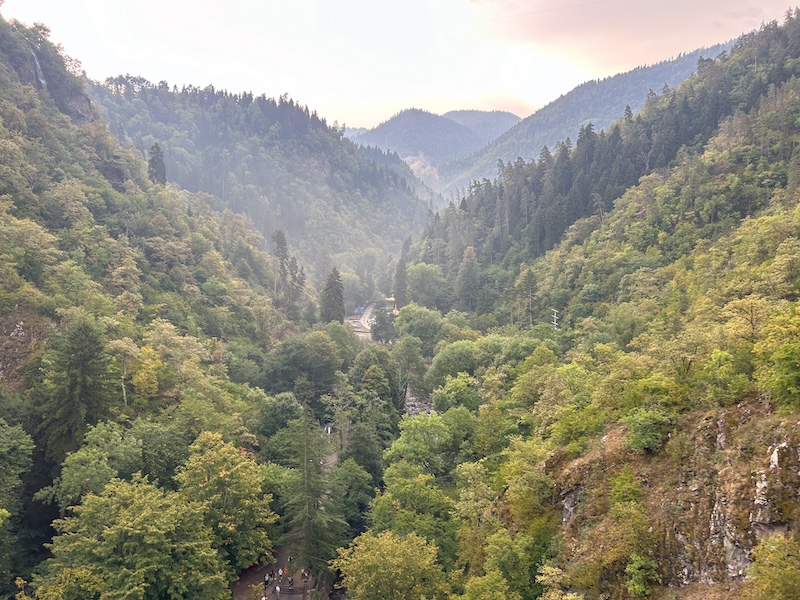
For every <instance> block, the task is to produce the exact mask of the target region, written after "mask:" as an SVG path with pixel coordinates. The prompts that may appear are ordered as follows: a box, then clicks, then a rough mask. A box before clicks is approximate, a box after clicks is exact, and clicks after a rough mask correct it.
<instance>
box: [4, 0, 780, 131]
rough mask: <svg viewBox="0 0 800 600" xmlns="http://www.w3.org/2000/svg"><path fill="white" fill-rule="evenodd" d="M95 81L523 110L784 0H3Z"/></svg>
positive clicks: (369, 118)
mask: <svg viewBox="0 0 800 600" xmlns="http://www.w3.org/2000/svg"><path fill="white" fill-rule="evenodd" d="M0 4H2V7H0V14H2V15H3V17H4V18H5V19H7V20H10V19H17V20H19V21H21V22H23V23H26V24H28V25H30V24H33V23H35V22H40V23H44V24H45V25H47V26H48V27H49V28H50V30H51V36H50V39H51V41H53V42H55V43H59V44H61V45H62V46H63V48H64V50H65V51H66V53H67V54H69V55H70V56H72V57H73V58H76V59H78V60H79V61H81V63H82V64H83V68H84V69H85V71H86V73H87V75H88V76H89V77H90V78H92V79H95V80H103V79H105V78H106V77H110V76H116V75H120V74H131V75H139V76H142V77H145V78H146V79H148V80H150V81H152V82H154V83H157V82H159V81H167V82H168V83H169V84H170V85H173V84H177V85H178V87H180V86H181V85H183V84H191V85H196V86H199V87H206V86H207V85H209V84H210V85H213V86H214V87H215V88H217V89H227V90H228V91H230V92H243V91H249V92H253V93H254V94H256V95H259V94H266V95H267V96H271V97H278V96H280V95H282V94H284V93H288V95H289V97H291V98H294V99H295V100H296V101H298V102H300V103H301V104H305V105H307V106H308V107H309V108H310V109H311V110H315V111H316V112H317V113H318V114H319V115H320V116H322V117H325V118H326V119H327V121H328V123H333V122H334V121H336V122H338V124H340V125H345V124H346V125H347V126H348V127H373V126H375V125H377V124H379V123H380V122H382V121H385V120H387V119H389V118H390V117H391V116H392V115H394V114H396V113H398V112H399V111H401V110H403V109H406V108H421V109H425V110H428V111H431V112H434V113H437V114H442V113H444V112H447V111H448V110H456V109H480V110H508V111H511V112H513V113H515V114H517V115H518V116H520V117H526V116H528V115H530V114H531V113H533V112H534V111H535V110H536V109H537V108H539V107H541V106H543V105H545V104H547V103H548V102H551V101H552V100H555V99H556V98H558V96H560V95H561V94H565V93H567V92H568V91H569V90H571V89H572V88H574V87H575V86H577V85H579V84H581V83H583V82H584V81H588V80H591V79H599V78H603V77H608V76H611V75H615V74H617V73H621V72H624V71H627V70H630V69H632V68H635V67H637V66H640V65H644V64H652V63H654V62H658V61H660V60H665V59H670V58H674V57H675V56H677V55H678V54H680V53H681V52H691V51H692V50H694V49H696V48H700V47H705V46H712V45H714V44H717V43H721V42H725V41H728V40H730V39H733V38H736V37H738V36H739V35H740V34H742V33H745V32H749V31H752V30H753V29H757V28H758V27H760V26H761V24H762V23H764V22H768V21H772V20H778V21H779V22H780V21H782V20H783V15H784V14H785V12H786V9H787V8H789V6H790V5H789V4H788V3H787V1H786V0H669V1H668V2H667V1H663V0H282V1H280V2H277V1H275V0H135V1H133V0H5V2H4V3H3V2H2V0H0Z"/></svg>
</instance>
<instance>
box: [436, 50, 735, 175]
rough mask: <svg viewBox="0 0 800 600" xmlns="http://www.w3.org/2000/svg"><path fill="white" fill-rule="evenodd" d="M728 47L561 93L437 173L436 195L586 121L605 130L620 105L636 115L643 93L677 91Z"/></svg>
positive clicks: (570, 134)
mask: <svg viewBox="0 0 800 600" xmlns="http://www.w3.org/2000/svg"><path fill="white" fill-rule="evenodd" d="M730 46H731V44H730V43H728V44H719V45H717V46H713V47H711V48H702V49H699V50H695V51H694V52H690V53H688V54H682V55H680V56H679V57H677V58H675V59H673V60H666V61H662V62H659V63H656V64H654V65H650V66H644V67H638V68H636V69H633V70H632V71H628V72H627V73H621V74H619V75H614V76H613V77H607V78H606V79H602V80H599V81H588V82H586V83H583V84H581V85H579V86H578V87H576V88H575V89H574V90H572V91H571V92H568V93H567V94H564V95H563V96H561V97H560V98H558V99H556V100H554V101H553V102H551V103H550V104H548V105H547V106H544V107H543V108H540V109H539V110H537V111H536V112H535V113H533V114H532V115H530V116H529V117H527V118H525V119H523V120H522V121H521V122H520V123H518V124H517V125H515V126H514V127H512V128H511V129H509V130H508V131H507V132H505V133H504V134H503V135H501V136H500V137H499V138H497V139H496V140H494V141H493V142H492V143H491V144H489V146H487V147H486V148H483V149H481V150H480V151H479V152H476V153H475V154H473V155H471V156H467V157H464V158H462V159H460V160H458V161H455V162H453V163H451V164H449V165H444V166H442V167H441V168H440V169H439V180H440V182H441V184H440V185H441V187H440V188H439V189H440V191H446V190H452V189H457V188H464V187H466V186H468V185H469V183H470V182H471V181H473V180H478V181H480V180H482V179H483V178H486V177H488V178H493V177H495V176H497V161H498V160H502V161H503V162H509V161H515V160H516V159H517V158H518V157H522V158H523V159H525V160H530V159H531V158H534V157H536V156H538V155H539V153H540V152H541V150H542V148H543V147H544V146H548V147H549V148H550V149H552V148H553V146H554V145H555V144H556V143H557V142H563V141H564V140H566V139H567V138H571V139H572V140H573V142H574V141H575V137H576V136H577V135H578V131H579V130H580V129H581V128H583V127H585V126H586V125H588V124H589V123H592V125H593V127H594V129H595V131H598V132H599V131H601V130H605V129H607V128H608V127H609V126H610V125H611V123H612V122H614V121H615V120H617V119H619V118H620V117H621V116H622V114H623V112H624V111H625V107H626V106H629V107H630V108H631V110H632V111H633V112H634V113H636V112H638V111H639V110H640V109H641V108H642V107H643V106H644V104H645V102H646V100H647V98H648V94H649V93H651V92H652V91H655V92H660V91H662V90H663V88H664V86H668V87H677V86H679V85H680V84H681V83H682V82H683V81H685V80H686V79H687V78H688V77H689V76H690V75H691V74H692V73H694V72H695V71H696V70H697V63H698V61H699V60H701V59H703V58H706V59H709V58H710V59H714V58H716V57H717V56H718V55H719V54H720V53H722V52H724V51H727V50H728V49H729V48H730Z"/></svg>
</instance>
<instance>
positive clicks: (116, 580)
mask: <svg viewBox="0 0 800 600" xmlns="http://www.w3.org/2000/svg"><path fill="white" fill-rule="evenodd" d="M73 511H74V514H73V515H72V516H68V517H66V518H65V519H61V520H58V521H55V522H54V523H53V525H54V527H55V528H56V531H57V532H58V535H56V536H55V537H54V538H53V543H52V544H51V545H50V546H49V547H50V550H51V552H52V554H53V558H51V559H49V560H47V561H46V562H45V563H44V569H43V573H42V575H40V576H37V577H34V581H33V585H34V587H35V588H36V594H37V597H39V598H43V599H55V598H65V599H66V598H70V599H74V600H78V599H83V598H95V597H101V596H102V597H122V596H121V595H120V594H121V593H122V592H123V591H124V593H125V597H127V598H141V599H148V598H153V599H154V598H174V599H176V600H177V599H178V598H186V597H189V596H191V597H194V598H208V599H217V598H225V597H227V596H228V595H229V592H228V589H227V586H226V578H225V574H224V573H225V569H224V565H223V563H222V561H221V559H220V557H219V556H218V554H217V553H216V551H215V550H214V548H212V545H211V542H212V534H211V531H210V530H209V529H208V528H207V527H206V526H205V524H204V523H203V508H202V506H200V505H197V504H192V503H190V502H187V501H186V500H185V499H184V498H183V497H182V496H181V495H179V494H177V493H174V492H173V493H165V492H163V491H161V490H159V489H158V488H156V487H155V486H153V485H152V484H150V483H148V482H147V481H146V480H142V479H134V481H132V482H130V483H127V482H124V481H120V480H117V479H115V480H112V481H111V482H110V483H109V484H108V485H107V486H106V487H105V489H104V490H103V492H102V493H101V494H100V495H94V494H89V495H88V496H86V497H85V498H84V501H83V503H82V504H81V505H79V506H77V507H75V508H74V509H73Z"/></svg>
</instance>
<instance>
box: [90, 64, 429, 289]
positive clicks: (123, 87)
mask: <svg viewBox="0 0 800 600" xmlns="http://www.w3.org/2000/svg"><path fill="white" fill-rule="evenodd" d="M90 93H91V96H92V98H93V100H94V101H95V102H97V103H98V104H99V105H100V106H101V107H102V112H103V114H104V115H106V116H107V118H108V121H109V123H110V129H111V131H112V132H113V133H116V134H117V135H119V136H120V137H122V138H123V139H126V140H130V141H131V142H133V144H134V145H135V146H136V147H137V148H138V149H139V150H140V151H141V152H142V153H146V152H147V151H148V150H149V148H151V147H152V146H153V144H155V143H158V144H159V146H160V147H161V149H162V151H163V154H164V161H165V165H166V171H167V178H168V180H169V181H171V182H174V183H176V184H178V185H179V186H181V187H182V188H184V189H187V190H190V191H199V192H207V193H209V194H213V195H214V197H215V198H216V202H215V206H216V207H219V208H230V209H231V210H233V211H235V212H238V213H242V214H245V215H247V216H248V217H250V219H252V221H253V222H254V223H255V225H256V227H257V228H258V229H259V230H260V231H261V232H262V234H263V235H264V236H265V237H269V236H270V235H271V234H272V233H273V232H274V231H275V230H277V229H281V230H283V231H285V233H286V235H287V238H288V241H289V243H290V245H291V246H292V247H293V248H295V249H296V250H297V252H298V253H299V254H300V255H302V257H303V260H304V261H305V264H307V265H310V266H311V269H312V273H311V275H312V276H313V278H314V279H315V281H319V280H321V279H322V278H323V277H324V275H325V274H326V273H327V272H328V271H329V270H330V268H331V266H332V263H331V257H336V256H337V255H342V254H346V253H349V252H351V251H352V250H353V249H354V248H360V249H367V248H373V249H378V250H379V251H380V250H386V251H397V250H398V249H399V246H400V244H401V243H402V241H403V240H404V239H405V238H406V237H407V236H408V235H409V234H410V233H411V232H412V231H413V230H414V228H416V227H418V225H419V223H420V222H421V221H422V220H423V219H424V216H425V212H426V210H427V203H426V202H424V201H421V200H419V199H418V198H417V197H416V196H415V194H414V192H413V189H412V185H413V183H412V184H411V185H410V184H409V182H408V181H407V180H406V179H405V178H404V177H403V176H401V175H400V174H399V173H398V172H397V171H395V170H391V169H388V168H384V167H382V166H378V165H376V164H375V163H374V162H372V161H370V160H368V159H367V158H364V157H363V156H361V155H360V154H359V153H358V150H357V148H356V147H355V146H354V145H353V144H352V143H351V142H350V141H349V140H347V139H346V138H344V137H343V135H342V131H341V130H340V129H338V128H337V127H330V126H329V125H328V124H327V123H326V122H325V120H324V119H323V118H321V117H319V116H318V115H317V114H316V113H314V112H311V111H309V109H308V108H307V107H303V106H300V105H299V104H297V103H296V102H295V101H294V100H292V99H290V98H288V97H287V96H282V97H280V98H278V99H277V100H275V99H272V98H267V97H265V96H253V94H250V93H242V94H230V93H228V92H225V91H220V90H215V89H214V87H213V86H208V87H206V88H202V89H201V88H197V87H193V86H188V87H187V86H184V87H183V88H181V89H180V90H179V89H178V88H177V87H172V88H170V87H169V86H168V85H167V84H166V83H165V82H161V83H159V84H157V85H156V84H152V83H150V82H148V81H145V80H143V79H141V78H137V77H131V76H124V77H122V76H121V77H116V78H110V79H108V80H107V81H105V82H104V83H102V84H99V83H98V84H92V85H91V86H90ZM342 231H347V232H348V234H347V236H342V235H341V232H342ZM334 260H335V261H336V262H340V263H341V262H342V260H345V261H348V262H351V261H350V260H349V258H348V257H346V256H342V257H340V258H339V260H337V259H336V258H334ZM349 266H350V267H351V268H353V269H354V268H355V265H354V264H350V265H349Z"/></svg>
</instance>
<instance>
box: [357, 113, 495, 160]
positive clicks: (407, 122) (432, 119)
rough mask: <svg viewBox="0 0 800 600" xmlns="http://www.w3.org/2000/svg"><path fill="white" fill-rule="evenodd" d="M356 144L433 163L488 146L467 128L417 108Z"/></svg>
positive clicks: (395, 116)
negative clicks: (484, 145)
mask: <svg viewBox="0 0 800 600" xmlns="http://www.w3.org/2000/svg"><path fill="white" fill-rule="evenodd" d="M353 141H354V142H356V143H358V144H363V145H365V146H377V147H378V148H381V149H383V150H386V151H391V152H397V154H399V155H400V156H401V157H402V158H403V159H408V158H410V157H416V158H419V159H422V160H427V161H429V162H431V163H432V164H442V163H444V162H448V161H451V160H455V159H456V158H458V157H460V156H463V155H465V154H467V153H470V152H473V151H474V150H476V149H477V148H480V147H481V146H482V145H483V144H485V142H484V141H483V140H482V139H481V137H480V136H479V135H478V134H477V133H475V132H474V131H472V129H470V128H469V127H468V126H466V125H462V124H461V123H459V122H457V121H455V120H453V119H448V118H447V117H444V116H441V115H436V114H433V113H431V112H428V111H426V110H420V109H418V108H409V109H406V110H402V111H400V112H399V113H397V114H396V115H394V116H392V117H391V118H389V119H387V120H386V121H384V122H383V123H381V124H380V125H378V126H377V127H374V128H372V129H370V130H369V131H366V132H364V133H362V134H361V135H359V136H358V137H356V138H354V139H353Z"/></svg>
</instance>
